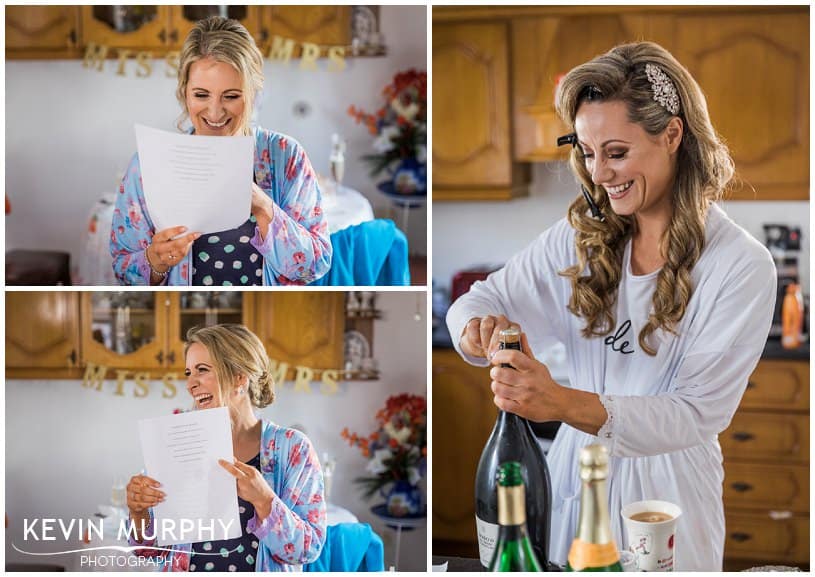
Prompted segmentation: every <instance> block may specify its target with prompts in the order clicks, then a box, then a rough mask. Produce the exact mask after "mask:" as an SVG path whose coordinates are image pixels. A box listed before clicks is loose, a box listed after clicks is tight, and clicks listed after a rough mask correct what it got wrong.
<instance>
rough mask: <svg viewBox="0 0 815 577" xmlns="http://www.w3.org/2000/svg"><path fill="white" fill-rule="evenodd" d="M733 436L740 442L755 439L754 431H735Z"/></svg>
mask: <svg viewBox="0 0 815 577" xmlns="http://www.w3.org/2000/svg"><path fill="white" fill-rule="evenodd" d="M731 436H732V437H733V438H734V439H735V440H737V441H738V442H740V443H744V442H746V441H750V440H752V439H755V435H754V434H753V433H746V432H744V431H738V432H736V433H733V434H732V435H731Z"/></svg>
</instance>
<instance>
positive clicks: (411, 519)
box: [371, 503, 427, 571]
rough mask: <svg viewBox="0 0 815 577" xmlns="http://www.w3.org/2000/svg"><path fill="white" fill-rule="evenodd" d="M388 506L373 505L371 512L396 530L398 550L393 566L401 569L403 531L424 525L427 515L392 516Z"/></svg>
mask: <svg viewBox="0 0 815 577" xmlns="http://www.w3.org/2000/svg"><path fill="white" fill-rule="evenodd" d="M386 507H387V506H386V505H385V504H384V503H383V504H381V505H375V506H373V507H371V513H373V514H374V515H376V516H377V517H379V518H380V519H382V521H384V522H385V526H386V527H388V528H389V529H393V530H394V531H396V552H395V554H394V561H393V566H394V569H396V570H397V571H399V548H400V544H401V541H402V531H412V530H413V529H418V528H420V527H424V526H425V523H426V522H427V515H426V514H422V515H416V516H407V517H391V516H390V515H388V512H387V508H386Z"/></svg>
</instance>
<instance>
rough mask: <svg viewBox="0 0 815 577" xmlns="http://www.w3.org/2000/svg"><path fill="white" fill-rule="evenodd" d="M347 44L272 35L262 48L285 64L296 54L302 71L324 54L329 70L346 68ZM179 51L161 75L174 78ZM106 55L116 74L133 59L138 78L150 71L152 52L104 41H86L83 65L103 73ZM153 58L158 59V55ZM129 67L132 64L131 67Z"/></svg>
mask: <svg viewBox="0 0 815 577" xmlns="http://www.w3.org/2000/svg"><path fill="white" fill-rule="evenodd" d="M346 51H347V47H346V46H343V45H332V46H321V45H319V44H315V43H313V42H297V41H296V40H294V39H292V38H286V37H284V36H277V35H274V36H272V40H271V43H270V44H269V46H268V47H267V48H266V50H265V51H264V56H265V58H266V59H267V60H270V61H274V62H282V63H283V64H288V63H289V62H290V61H291V59H292V58H294V57H295V54H299V59H300V64H299V68H300V69H301V70H317V60H318V59H319V58H320V57H321V56H323V55H325V57H326V60H327V65H326V66H327V69H328V70H329V71H332V72H342V71H343V70H345V66H346V64H345V54H346ZM180 56H181V52H180V51H178V50H171V51H168V52H166V53H165V54H164V57H163V59H164V76H167V77H172V78H175V77H176V75H177V74H178V66H179V58H180ZM108 58H114V59H115V60H116V74H118V75H119V76H127V70H128V66H127V63H128V62H130V61H131V60H132V61H135V64H136V71H135V74H136V76H137V77H139V78H147V77H149V76H151V75H152V74H153V60H154V55H153V52H151V51H149V50H131V49H127V48H112V47H110V46H108V45H106V44H97V43H96V42H88V44H87V46H86V47H85V57H84V59H83V61H82V66H84V67H85V68H89V69H91V70H97V71H98V72H103V71H104V67H105V61H106V60H107V59H108ZM156 58H161V56H160V55H158V56H156ZM131 69H132V67H131Z"/></svg>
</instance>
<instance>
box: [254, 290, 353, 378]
mask: <svg viewBox="0 0 815 577" xmlns="http://www.w3.org/2000/svg"><path fill="white" fill-rule="evenodd" d="M257 296H258V301H257V304H256V306H255V314H254V318H253V319H251V320H250V323H251V324H250V326H253V327H254V330H255V332H256V333H257V335H258V337H259V338H260V340H261V341H262V342H263V344H264V345H265V346H266V351H267V352H268V353H269V357H271V358H272V359H274V360H276V361H279V362H285V363H287V364H288V365H289V366H290V369H289V371H288V375H289V378H294V376H295V373H296V371H295V368H294V367H295V366H297V365H300V366H305V367H309V368H311V369H341V368H342V365H343V362H342V361H343V333H344V330H345V294H344V293H340V292H275V293H268V292H267V293H258V294H257ZM295 311H296V314H293V313H294V312H295Z"/></svg>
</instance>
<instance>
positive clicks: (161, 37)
mask: <svg viewBox="0 0 815 577" xmlns="http://www.w3.org/2000/svg"><path fill="white" fill-rule="evenodd" d="M158 39H159V40H161V43H162V44H166V43H167V30H165V29H164V28H162V29H161V32H159V33H158Z"/></svg>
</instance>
